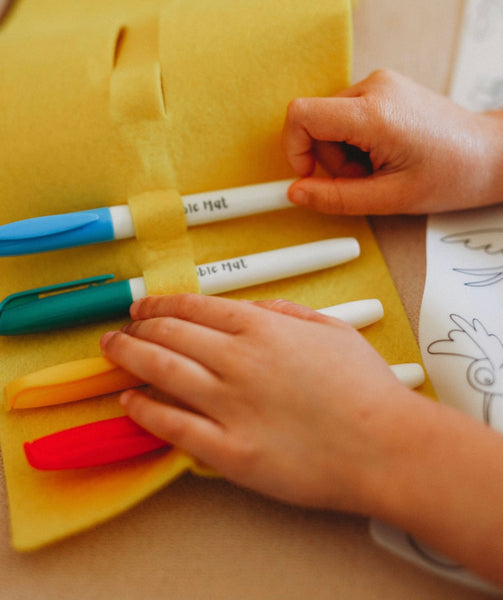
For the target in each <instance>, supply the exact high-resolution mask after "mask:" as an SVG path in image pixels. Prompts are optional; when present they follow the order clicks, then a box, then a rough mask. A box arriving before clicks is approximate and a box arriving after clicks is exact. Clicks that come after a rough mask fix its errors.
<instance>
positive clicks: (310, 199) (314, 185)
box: [288, 174, 417, 215]
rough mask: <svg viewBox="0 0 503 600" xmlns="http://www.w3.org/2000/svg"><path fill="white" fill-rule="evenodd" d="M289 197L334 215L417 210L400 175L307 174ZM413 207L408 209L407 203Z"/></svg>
mask: <svg viewBox="0 0 503 600" xmlns="http://www.w3.org/2000/svg"><path fill="white" fill-rule="evenodd" d="M288 197H289V199H290V200H291V201H292V202H293V203H294V204H298V205H302V206H308V207H309V208H312V209H314V210H317V211H319V212H322V213H328V214H337V215H371V214H374V215H387V214H394V213H411V212H417V203H415V204H413V202H412V197H411V186H410V185H409V186H407V185H403V184H402V181H401V176H400V175H399V174H386V175H384V174H375V175H369V176H368V177H362V178H359V179H358V178H357V179H353V178H351V179H346V178H343V177H338V178H336V179H332V178H330V177H307V178H305V179H301V180H298V181H296V182H295V183H293V184H292V185H291V186H290V188H289V190H288ZM413 205H414V206H415V210H414V211H411V209H410V206H413Z"/></svg>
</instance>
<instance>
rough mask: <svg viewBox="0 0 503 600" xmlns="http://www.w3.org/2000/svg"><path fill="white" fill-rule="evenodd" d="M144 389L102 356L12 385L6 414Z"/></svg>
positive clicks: (363, 303)
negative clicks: (11, 411)
mask: <svg viewBox="0 0 503 600" xmlns="http://www.w3.org/2000/svg"><path fill="white" fill-rule="evenodd" d="M318 312H322V313H323V314H328V315H330V316H334V317H337V318H340V319H341V320H343V321H346V322H347V323H349V324H350V325H352V326H353V327H356V328H360V327H366V326H367V325H370V324H372V323H375V322H376V321H378V320H379V319H381V318H382V316H383V307H382V304H381V303H380V302H379V300H376V299H368V300H357V301H355V302H346V303H345V304H338V305H336V306H331V307H329V308H324V309H322V310H320V311H318ZM391 369H392V370H393V372H394V374H395V376H396V377H397V378H398V379H399V380H400V381H401V382H402V383H404V384H405V385H407V386H408V387H411V388H412V387H417V386H419V385H421V384H422V383H423V382H424V378H425V375H424V371H423V368H422V367H421V365H419V364H416V363H405V364H399V365H392V366H391ZM142 385H145V383H144V381H142V380H141V379H139V378H138V377H136V376H134V375H132V374H131V373H129V372H128V371H125V370H124V369H122V368H120V367H119V366H117V365H115V364H114V363H112V362H110V361H109V360H108V359H107V358H105V357H103V356H97V357H92V358H84V359H81V360H74V361H70V362H67V363H61V364H58V365H53V366H50V367H46V368H45V369H41V370H40V371H36V372H33V373H28V374H26V375H23V376H22V377H18V378H17V379H13V380H12V381H10V382H9V383H8V384H7V385H6V386H5V388H4V408H5V410H18V409H27V408H39V407H42V406H54V405H57V404H66V403H68V402H77V401H80V400H85V399H86V398H94V397H98V396H104V395H107V394H113V393H116V392H120V391H122V390H126V389H130V388H134V387H140V386H142Z"/></svg>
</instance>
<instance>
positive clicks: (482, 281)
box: [370, 0, 503, 594]
mask: <svg viewBox="0 0 503 600" xmlns="http://www.w3.org/2000/svg"><path fill="white" fill-rule="evenodd" d="M502 57H503V0H469V1H468V2H467V4H466V8H465V19H464V24H463V30H462V32H461V41H460V47H459V51H458V57H457V62H456V69H455V72H454V77H453V83H452V87H451V94H450V95H451V97H452V98H453V100H455V101H456V102H458V103H459V104H461V105H463V106H465V107H466V108H468V109H470V110H474V111H483V110H491V109H496V108H501V107H503V61H502ZM502 202H503V198H502ZM426 259H427V260H426V262H427V273H426V282H425V289H424V295H423V302H422V306H421V316H420V324H419V345H420V348H421V353H422V357H423V361H424V364H425V367H426V370H427V372H428V375H429V377H430V379H431V381H432V384H433V386H434V388H435V391H436V393H437V396H438V399H439V401H440V402H442V403H445V404H448V405H449V406H452V407H454V408H457V409H459V410H461V411H463V412H465V413H467V414H469V415H471V416H473V417H474V418H476V419H478V420H480V421H481V422H484V423H486V424H487V425H489V426H491V427H494V428H495V429H497V430H498V431H501V432H503V206H502V205H499V206H494V207H490V208H484V209H477V210H473V211H463V212H452V213H448V214H443V215H442V214H441V215H433V216H430V217H428V225H427V233H426ZM502 484H503V482H502ZM370 530H371V535H372V537H373V538H374V539H375V540H376V541H377V542H378V543H379V544H380V545H382V546H383V547H385V548H387V549H388V550H390V551H392V552H395V553H396V554H398V555H399V556H401V557H403V558H405V559H407V560H410V561H411V562H413V563H415V564H416V565H418V566H422V567H424V568H427V569H430V570H432V571H434V572H436V573H437V574H440V575H442V576H444V577H447V578H449V579H454V580H456V581H458V582H460V583H464V584H467V585H471V586H473V587H477V588H479V589H484V590H486V591H492V592H494V593H498V594H503V591H502V590H495V588H494V587H492V586H491V585H490V584H487V583H486V582H484V581H482V580H481V579H480V578H479V577H477V576H475V575H473V574H471V573H469V572H468V571H466V570H465V569H463V568H462V567H461V566H459V565H456V564H454V563H453V562H452V561H450V560H449V559H447V558H446V557H443V556H441V555H439V554H438V553H436V552H435V551H433V550H432V549H430V548H428V547H427V546H425V545H424V544H422V543H421V542H420V541H419V540H417V539H415V538H413V537H412V536H410V535H408V534H407V533H406V532H404V531H400V530H398V529H396V528H394V527H390V526H389V525H387V524H385V523H381V522H379V521H376V520H374V521H372V522H371V527H370Z"/></svg>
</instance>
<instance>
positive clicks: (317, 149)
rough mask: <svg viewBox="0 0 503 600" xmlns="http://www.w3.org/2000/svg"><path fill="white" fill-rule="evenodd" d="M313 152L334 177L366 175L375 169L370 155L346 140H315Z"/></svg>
mask: <svg viewBox="0 0 503 600" xmlns="http://www.w3.org/2000/svg"><path fill="white" fill-rule="evenodd" d="M313 152H314V156H315V157H316V160H317V161H318V162H319V163H320V165H321V166H322V167H323V169H325V171H326V172H327V173H328V174H329V175H331V176H332V177H365V176H367V175H370V173H372V171H373V167H372V163H371V161H370V157H369V155H368V154H367V153H366V152H362V151H361V150H360V149H359V148H356V147H355V146H349V145H348V144H346V143H344V142H320V141H315V142H314V144H313Z"/></svg>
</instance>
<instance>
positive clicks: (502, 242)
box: [440, 228, 503, 287]
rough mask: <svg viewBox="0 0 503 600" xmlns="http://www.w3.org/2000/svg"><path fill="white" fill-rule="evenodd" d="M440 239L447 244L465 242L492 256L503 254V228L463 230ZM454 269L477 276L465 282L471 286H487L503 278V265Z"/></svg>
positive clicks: (472, 248)
mask: <svg viewBox="0 0 503 600" xmlns="http://www.w3.org/2000/svg"><path fill="white" fill-rule="evenodd" d="M440 241H442V242H444V243H446V244H463V246H465V248H468V249H469V250H482V251H483V252H485V254H488V255H491V256H494V255H496V254H503V229H502V228H490V229H473V230H471V231H461V232H459V233H452V234H450V235H445V236H444V237H443V238H441V240H440ZM453 271H456V272H457V273H462V274H463V275H468V276H469V277H472V278H475V280H473V279H472V280H471V281H466V282H465V285H467V286H470V287H487V286H490V285H495V284H496V283H499V282H500V281H502V280H503V265H500V266H495V267H493V266H489V267H477V268H453Z"/></svg>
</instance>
